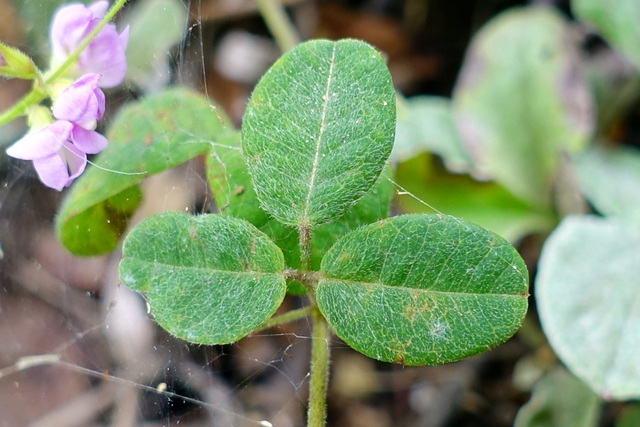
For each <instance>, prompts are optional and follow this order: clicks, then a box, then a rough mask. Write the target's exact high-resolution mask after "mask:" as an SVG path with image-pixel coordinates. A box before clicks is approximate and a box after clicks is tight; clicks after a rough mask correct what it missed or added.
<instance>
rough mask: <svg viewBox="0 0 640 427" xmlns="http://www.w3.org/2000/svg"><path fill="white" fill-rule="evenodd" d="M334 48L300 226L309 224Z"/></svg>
mask: <svg viewBox="0 0 640 427" xmlns="http://www.w3.org/2000/svg"><path fill="white" fill-rule="evenodd" d="M336 46H337V43H334V44H333V50H332V52H331V63H330V65H329V73H328V76H327V88H326V89H325V93H324V97H323V101H324V102H323V106H322V116H321V117H320V131H319V132H318V138H317V140H316V149H315V155H314V158H313V165H312V167H311V177H310V179H309V191H308V193H307V198H306V200H305V203H304V212H303V214H302V222H301V225H306V224H309V204H310V203H311V193H312V191H313V186H314V185H315V181H316V176H317V173H318V163H319V161H320V145H322V136H323V135H324V131H325V128H326V126H325V120H326V115H327V105H328V104H329V94H330V90H329V89H330V88H331V82H332V80H333V64H334V59H335V57H336Z"/></svg>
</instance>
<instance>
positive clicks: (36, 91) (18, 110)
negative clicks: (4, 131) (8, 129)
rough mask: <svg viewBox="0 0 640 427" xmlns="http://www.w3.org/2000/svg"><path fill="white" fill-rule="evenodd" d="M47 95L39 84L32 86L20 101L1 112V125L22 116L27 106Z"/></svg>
mask: <svg viewBox="0 0 640 427" xmlns="http://www.w3.org/2000/svg"><path fill="white" fill-rule="evenodd" d="M46 97H47V96H46V94H45V92H44V91H43V90H41V89H40V88H39V87H38V85H36V86H34V87H33V88H31V90H30V91H29V92H28V93H27V94H26V95H25V96H23V97H22V98H20V100H19V101H18V102H16V103H15V104H14V105H13V107H11V108H9V109H8V110H5V111H3V112H2V114H0V126H4V125H6V124H7V123H9V122H11V121H12V120H15V119H17V118H18V117H20V116H22V115H23V114H24V113H25V111H26V110H27V108H29V107H30V106H31V105H34V104H37V103H39V102H41V101H42V100H43V99H45V98H46Z"/></svg>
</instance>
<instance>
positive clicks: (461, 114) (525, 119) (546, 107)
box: [454, 7, 594, 206]
mask: <svg viewBox="0 0 640 427" xmlns="http://www.w3.org/2000/svg"><path fill="white" fill-rule="evenodd" d="M569 37H570V35H569V31H568V28H567V23H566V22H565V20H564V19H563V18H562V16H561V15H560V14H559V13H558V12H556V11H554V10H553V9H552V8H548V7H529V8H517V9H512V10H510V11H507V12H504V13H502V14H500V15H499V16H497V17H496V18H494V19H493V20H491V21H490V22H489V23H488V24H487V25H485V26H484V27H483V28H482V29H481V30H480V31H479V32H478V34H476V36H475V38H474V40H473V42H472V44H471V46H470V48H469V50H468V52H467V54H466V58H465V61H464V64H463V68H462V71H461V75H460V78H459V81H458V84H457V86H456V89H455V94H454V111H455V114H456V121H457V123H458V129H459V131H460V134H461V136H462V138H463V140H464V142H465V144H466V146H467V149H468V150H469V153H470V154H471V156H472V157H473V159H474V162H475V165H476V167H477V168H478V172H479V173H481V174H483V175H488V176H490V177H492V178H493V179H495V180H496V181H498V182H499V183H500V184H502V185H503V186H504V187H505V188H507V189H508V190H509V191H511V192H513V194H515V195H516V196H518V197H519V198H521V199H523V200H525V201H528V202H530V203H532V204H535V205H540V206H547V205H549V204H550V196H551V185H552V179H553V176H554V174H555V173H556V169H557V166H558V160H559V154H560V152H562V151H569V152H576V151H579V150H580V149H581V148H582V147H583V146H584V145H585V144H586V143H587V141H588V140H589V138H590V135H591V131H592V129H593V121H594V119H593V106H592V104H593V102H592V100H591V97H590V95H589V91H588V88H587V84H586V82H585V79H584V78H583V76H582V74H581V71H580V63H579V61H578V52H577V50H576V49H577V47H576V46H575V43H572V42H571V41H570V38H569Z"/></svg>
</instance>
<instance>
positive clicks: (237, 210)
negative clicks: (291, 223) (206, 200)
mask: <svg viewBox="0 0 640 427" xmlns="http://www.w3.org/2000/svg"><path fill="white" fill-rule="evenodd" d="M206 173H207V181H208V182H209V186H210V187H211V192H212V193H213V197H214V199H215V202H216V205H217V208H218V211H219V212H221V213H224V214H227V215H232V216H235V217H238V218H242V219H246V220H247V221H249V222H250V223H251V224H253V225H255V226H256V227H258V228H260V227H262V226H263V225H264V224H266V223H267V222H268V221H269V217H268V216H267V214H266V213H265V212H264V211H263V210H262V209H261V208H260V202H259V201H258V197H257V196H256V192H255V190H254V189H253V182H252V181H251V176H250V175H249V171H248V170H247V165H246V164H245V162H244V157H243V156H242V151H241V148H240V134H239V133H234V134H231V135H229V136H228V137H226V138H223V139H222V140H221V141H220V145H219V146H218V147H217V148H216V150H215V151H212V152H211V153H209V155H208V156H207V171H206Z"/></svg>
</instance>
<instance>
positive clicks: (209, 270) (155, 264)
mask: <svg viewBox="0 0 640 427" xmlns="http://www.w3.org/2000/svg"><path fill="white" fill-rule="evenodd" d="M130 260H131V261H136V262H139V263H140V264H144V265H152V266H153V267H156V268H157V267H165V268H175V269H181V270H196V271H200V270H201V271H203V272H207V273H226V274H239V275H242V274H250V275H254V276H255V275H259V276H277V277H283V278H284V272H273V273H270V272H265V271H257V270H243V271H238V270H220V269H217V268H209V267H197V266H184V265H174V264H167V263H164V262H158V261H147V260H142V259H139V258H130Z"/></svg>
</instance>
